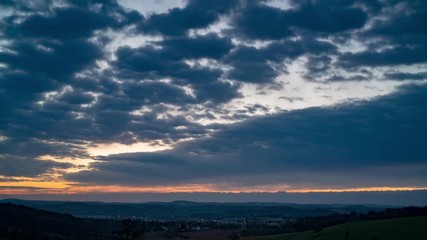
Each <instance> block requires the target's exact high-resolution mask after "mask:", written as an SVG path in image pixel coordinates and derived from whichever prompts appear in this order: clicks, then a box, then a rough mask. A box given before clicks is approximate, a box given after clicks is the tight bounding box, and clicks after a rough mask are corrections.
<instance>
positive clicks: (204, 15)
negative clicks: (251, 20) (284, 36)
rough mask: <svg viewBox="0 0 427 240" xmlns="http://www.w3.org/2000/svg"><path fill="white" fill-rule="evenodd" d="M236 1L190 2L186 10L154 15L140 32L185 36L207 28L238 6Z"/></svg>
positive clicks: (143, 24)
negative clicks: (190, 31)
mask: <svg viewBox="0 0 427 240" xmlns="http://www.w3.org/2000/svg"><path fill="white" fill-rule="evenodd" d="M237 2H238V1H235V0H220V1H197V0H190V1H188V2H187V5H186V6H185V7H184V8H173V9H171V10H169V11H168V12H166V13H160V14H153V15H151V16H150V17H149V18H148V19H147V20H146V21H143V22H142V23H141V24H140V25H139V27H138V28H139V30H140V31H142V32H146V33H149V34H159V35H166V36H181V35H185V34H186V33H187V31H188V30H190V29H201V28H206V27H207V26H209V25H210V24H212V23H214V22H215V21H217V20H218V18H219V16H220V15H221V14H224V13H226V12H227V11H228V10H229V9H230V8H232V7H233V6H234V5H236V3H237Z"/></svg>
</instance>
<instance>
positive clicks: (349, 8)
mask: <svg viewBox="0 0 427 240" xmlns="http://www.w3.org/2000/svg"><path fill="white" fill-rule="evenodd" d="M264 2H265V1H245V3H244V5H243V6H242V8H243V9H241V11H239V12H237V13H236V14H235V19H234V24H235V26H234V28H235V29H233V31H235V30H237V32H238V33H240V35H241V37H242V38H243V39H245V38H250V39H276V40H277V39H282V38H286V37H291V36H295V32H297V31H300V30H309V31H315V32H319V33H337V32H341V31H346V30H353V29H359V28H362V27H363V26H364V24H365V22H366V20H367V14H366V13H365V12H364V11H363V10H362V9H361V8H358V7H354V6H353V4H354V2H352V1H294V2H293V3H292V5H293V7H292V8H291V9H289V10H281V9H279V8H275V7H270V6H267V5H265V4H264Z"/></svg>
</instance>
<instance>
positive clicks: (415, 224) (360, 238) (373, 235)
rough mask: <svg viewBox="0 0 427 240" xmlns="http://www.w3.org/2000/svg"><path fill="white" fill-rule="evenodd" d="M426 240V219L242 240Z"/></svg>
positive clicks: (362, 223) (373, 222)
mask: <svg viewBox="0 0 427 240" xmlns="http://www.w3.org/2000/svg"><path fill="white" fill-rule="evenodd" d="M308 239H316V240H340V239H343V240H347V239H348V240H426V239H427V217H412V218H398V219H388V220H370V221H360V222H351V223H346V224H341V225H336V226H332V227H328V228H324V229H323V230H321V231H320V232H318V233H315V232H314V231H307V232H301V233H290V234H283V235H274V236H260V237H249V238H243V240H308Z"/></svg>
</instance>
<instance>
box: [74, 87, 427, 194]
mask: <svg viewBox="0 0 427 240" xmlns="http://www.w3.org/2000/svg"><path fill="white" fill-rule="evenodd" d="M426 93H427V91H426V87H425V86H406V87H403V88H402V89H400V91H399V92H397V93H395V94H392V95H389V96H385V97H381V98H378V99H377V100H374V101H370V102H363V101H362V102H357V103H352V104H344V105H339V106H335V107H330V108H311V109H305V110H299V111H293V112H287V113H282V114H278V115H275V116H271V117H262V118H258V119H254V120H251V121H247V122H244V123H240V124H236V125H233V126H229V127H228V128H226V129H224V130H221V131H219V132H217V133H215V134H213V136H212V137H210V138H208V139H204V140H203V139H199V140H197V141H192V142H188V143H182V144H180V145H179V146H178V147H177V148H176V149H174V150H170V151H164V152H160V153H142V154H141V153H140V154H122V155H114V156H109V157H106V158H104V159H103V161H102V162H99V163H95V164H93V167H94V168H95V169H97V170H96V171H94V172H92V171H88V172H80V173H76V174H71V175H69V176H68V177H69V178H70V179H71V180H78V181H82V182H96V183H100V184H111V183H122V184H136V185H138V184H143V185H150V184H166V185H167V184H176V183H203V182H209V183H212V182H214V183H215V182H216V183H222V182H224V181H226V182H227V181H229V182H230V183H231V182H237V184H238V185H239V184H240V185H248V184H249V185H251V184H263V183H266V184H268V183H270V184H275V183H276V184H277V183H283V184H292V185H298V186H301V187H304V186H305V187H307V185H306V184H309V186H310V187H313V186H322V185H327V186H329V187H336V186H338V185H339V186H341V187H343V186H344V187H354V186H355V184H356V183H357V184H356V185H358V186H369V185H374V186H383V185H389V184H392V183H393V182H394V181H395V180H396V179H399V184H402V185H420V184H422V183H423V182H424V181H425V177H423V173H422V171H421V170H420V169H422V168H423V166H425V165H426V164H427V163H426V162H425V159H426V157H427V152H426V150H425V147H424V138H425V136H426V134H427V125H426V123H425V121H424V119H426V117H427V111H426V109H427V108H426V106H427V102H426V101H425V99H427V98H426ZM409 109H410V110H409ZM385 149H387V150H385ZM417 169H419V170H417ZM141 172H143V173H144V174H143V175H141V174H140V173H141ZM266 174H267V175H268V176H269V177H265V176H266ZM361 176H363V178H361ZM252 181H253V183H251V182H252Z"/></svg>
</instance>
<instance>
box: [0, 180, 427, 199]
mask: <svg viewBox="0 0 427 240" xmlns="http://www.w3.org/2000/svg"><path fill="white" fill-rule="evenodd" d="M278 188H279V187H278V186H271V188H268V186H254V187H252V188H249V187H238V186H234V187H230V186H224V185H217V184H183V185H174V186H123V185H91V186H84V185H81V184H80V183H77V182H67V181H60V180H59V181H53V180H52V181H41V180H35V179H34V180H31V179H27V178H25V179H14V180H11V181H1V179H0V193H1V194H5V195H8V194H78V193H81V194H85V193H231V194H238V193H280V192H283V193H285V192H286V193H338V192H381V191H415V190H427V187H390V186H383V187H360V188H327V189H326V188H325V189H323V188H322V189H290V187H289V186H285V185H283V189H282V190H281V189H278Z"/></svg>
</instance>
